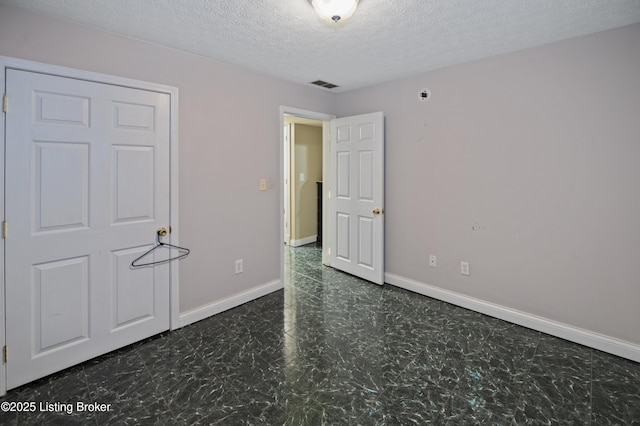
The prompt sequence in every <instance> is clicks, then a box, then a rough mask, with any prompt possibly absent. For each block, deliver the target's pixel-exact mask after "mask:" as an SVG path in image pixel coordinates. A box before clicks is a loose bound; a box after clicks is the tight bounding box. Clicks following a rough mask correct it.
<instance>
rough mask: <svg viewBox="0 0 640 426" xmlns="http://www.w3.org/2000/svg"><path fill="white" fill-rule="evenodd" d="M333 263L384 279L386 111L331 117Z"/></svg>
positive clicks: (380, 281) (379, 280)
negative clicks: (384, 113) (332, 118)
mask: <svg viewBox="0 0 640 426" xmlns="http://www.w3.org/2000/svg"><path fill="white" fill-rule="evenodd" d="M331 135H332V138H331V162H330V167H331V179H330V182H331V202H330V208H329V214H330V215H331V220H332V221H333V226H332V229H331V235H330V247H331V253H330V262H331V266H332V267H334V268H337V269H340V270H342V271H345V272H348V273H350V274H353V275H356V276H359V277H361V278H364V279H366V280H368V281H371V282H374V283H376V284H383V283H384V214H383V213H384V116H383V114H382V113H381V112H376V113H371V114H364V115H358V116H353V117H343V118H337V119H334V120H331Z"/></svg>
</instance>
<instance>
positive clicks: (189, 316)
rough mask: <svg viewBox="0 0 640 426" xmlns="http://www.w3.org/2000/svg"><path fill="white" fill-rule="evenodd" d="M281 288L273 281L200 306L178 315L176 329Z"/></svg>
mask: <svg viewBox="0 0 640 426" xmlns="http://www.w3.org/2000/svg"><path fill="white" fill-rule="evenodd" d="M281 288H283V284H282V281H280V280H275V281H271V282H269V283H266V284H263V285H260V286H258V287H255V288H252V289H251V290H247V291H244V292H242V293H238V294H234V295H233V296H230V297H227V298H226V299H222V300H220V301H218V302H213V303H210V304H208V305H204V306H201V307H199V308H195V309H192V310H190V311H187V312H184V313H181V314H180V318H179V319H178V328H180V327H184V326H185V325H189V324H193V323H194V322H198V321H200V320H203V319H205V318H209V317H210V316H212V315H215V314H219V313H220V312H224V311H226V310H229V309H231V308H235V307H236V306H240V305H242V304H243V303H247V302H250V301H252V300H254V299H257V298H258V297H262V296H266V295H267V294H269V293H273V292H274V291H276V290H280V289H281Z"/></svg>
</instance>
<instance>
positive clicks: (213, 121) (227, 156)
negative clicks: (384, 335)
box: [0, 6, 335, 313]
mask: <svg viewBox="0 0 640 426" xmlns="http://www.w3.org/2000/svg"><path fill="white" fill-rule="evenodd" d="M0 55H4V56H11V57H16V58H20V59H27V60H32V61H38V62H44V63H48V64H53V65H61V66H67V67H73V68H78V69H83V70H88V71H93V72H99V73H104V74H112V75H116V76H121V77H127V78H133V79H138V80H145V81H150V82H154V83H160V84H166V85H171V86H176V87H178V88H179V147H180V223H179V224H178V226H179V229H180V244H181V245H183V246H185V247H189V248H190V249H191V255H190V256H189V257H188V258H187V259H185V260H183V261H182V262H181V264H180V285H181V287H180V311H181V313H184V312H187V311H189V310H192V309H195V308H198V307H200V306H205V305H208V304H211V303H214V302H216V301H220V300H223V299H225V298H227V297H230V296H233V295H235V294H239V293H242V292H245V291H249V290H251V289H253V288H256V287H257V286H261V285H263V284H265V283H269V282H272V281H275V280H279V279H280V266H281V265H280V247H281V246H282V236H281V235H280V229H279V226H278V224H279V223H280V218H281V212H282V206H281V204H280V192H281V190H280V188H281V183H280V163H281V158H280V149H281V148H280V145H281V142H280V140H281V132H282V130H281V129H280V127H279V107H280V105H287V106H292V107H296V108H301V109H306V110H311V111H318V112H325V113H333V111H334V105H335V102H334V100H335V99H334V96H333V94H331V93H328V92H323V91H320V90H317V89H314V88H312V87H305V86H302V85H296V84H292V83H288V82H285V81H282V80H278V79H275V78H271V77H268V76H264V75H262V74H259V73H256V72H253V71H249V70H246V69H243V68H240V67H237V66H232V65H228V64H224V63H220V62H216V61H212V60H209V59H206V58H203V57H200V56H196V55H192V54H188V53H183V52H180V51H177V50H174V49H169V48H164V47H160V46H157V45H153V44H149V43H144V42H141V41H137V40H132V39H129V38H125V37H121V36H117V35H114V34H112V33H108V32H104V31H98V30H95V29H90V28H88V27H84V26H81V25H77V24H73V23H68V22H64V21H62V20H58V19H52V18H49V17H46V16H43V15H40V14H36V13H32V12H28V11H25V10H23V9H20V8H15V7H8V6H0ZM247 122H250V123H251V125H247ZM261 178H265V179H266V180H267V191H259V180H260V179H261ZM236 259H243V260H244V273H242V274H238V275H236V274H234V272H235V268H234V264H235V260H236Z"/></svg>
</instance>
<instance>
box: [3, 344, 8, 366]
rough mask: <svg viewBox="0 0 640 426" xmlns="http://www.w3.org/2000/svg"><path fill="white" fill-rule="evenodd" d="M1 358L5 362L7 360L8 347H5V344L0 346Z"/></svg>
mask: <svg viewBox="0 0 640 426" xmlns="http://www.w3.org/2000/svg"><path fill="white" fill-rule="evenodd" d="M2 359H4V363H5V364H6V363H7V361H9V349H7V345H4V347H3V348H2Z"/></svg>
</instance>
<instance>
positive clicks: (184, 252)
mask: <svg viewBox="0 0 640 426" xmlns="http://www.w3.org/2000/svg"><path fill="white" fill-rule="evenodd" d="M157 234H158V235H157V239H158V244H156V245H155V246H154V247H152V248H151V249H149V250H147V251H146V252H145V253H144V254H143V255H142V256H139V257H137V258H136V259H134V260H133V262H131V268H133V269H135V268H142V267H144V266H153V265H162V264H163V263H169V262H172V261H174V260H180V259H184V258H185V257H187V256H189V253H191V250H189V249H188V248H184V247H180V246H175V245H173V244H168V243H163V242H162V241H160V238H161V237H164V236H166V235H167V230H166V229H165V228H164V227H162V228H158V232H157ZM162 247H167V248H169V249H176V250H178V255H177V256H175V257H170V258H168V259H163V260H158V261H155V262H147V263H136V262H139V261H140V260H142V259H143V258H144V257H146V256H148V255H150V254H151V253H153V252H154V251H156V250H158V249H160V248H162Z"/></svg>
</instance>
